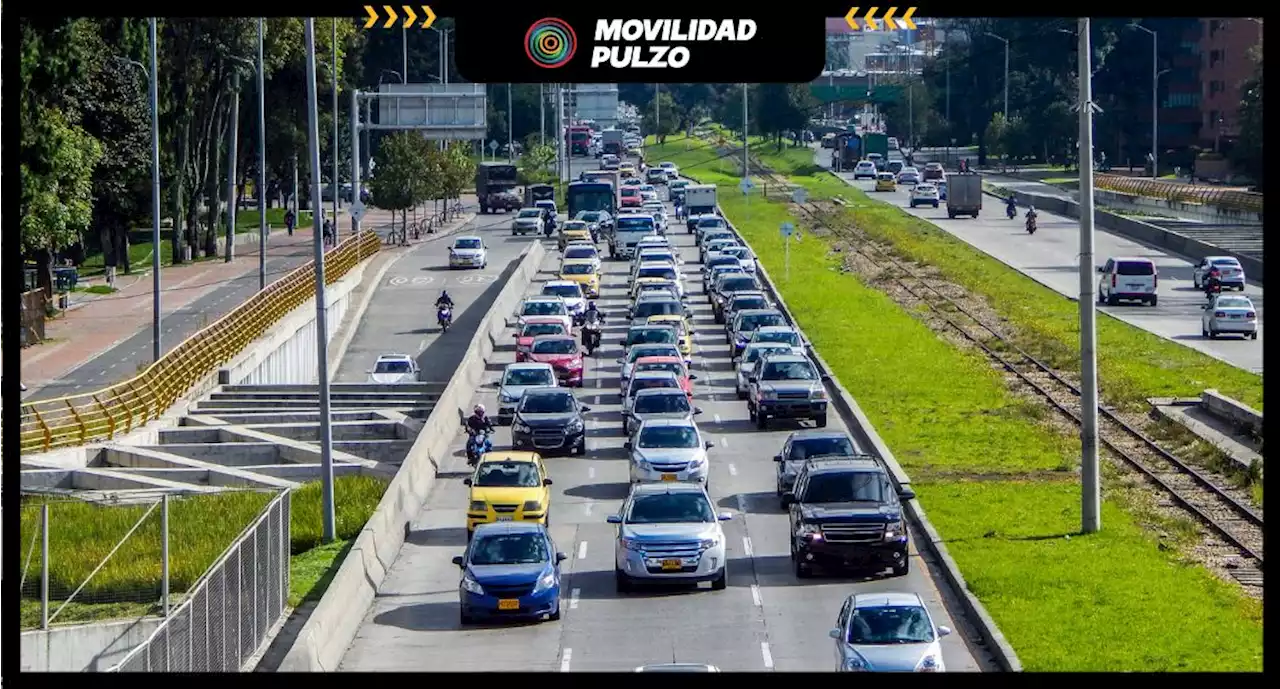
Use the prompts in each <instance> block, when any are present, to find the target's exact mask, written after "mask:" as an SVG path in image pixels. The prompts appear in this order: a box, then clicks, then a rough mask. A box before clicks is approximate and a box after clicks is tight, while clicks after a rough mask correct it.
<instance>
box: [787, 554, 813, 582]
mask: <svg viewBox="0 0 1280 689" xmlns="http://www.w3.org/2000/svg"><path fill="white" fill-rule="evenodd" d="M791 561H792V564H793V565H794V567H793V569H794V570H795V574H796V578H797V579H808V578H810V577H812V576H813V569H812V568H811V567H810V566H809V565H806V564H805V563H804V560H801V559H800V556H799V554H797V553H794V552H793V553H792V554H791Z"/></svg>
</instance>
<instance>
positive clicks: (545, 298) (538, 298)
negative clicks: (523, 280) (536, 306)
mask: <svg viewBox="0 0 1280 689" xmlns="http://www.w3.org/2000/svg"><path fill="white" fill-rule="evenodd" d="M573 284H575V285H576V284H578V283H576V282H575V283H573ZM542 301H556V302H563V301H564V299H562V298H561V297H557V296H552V295H549V294H539V295H537V296H533V297H525V298H524V302H523V303H525V304H529V303H533V302H542Z"/></svg>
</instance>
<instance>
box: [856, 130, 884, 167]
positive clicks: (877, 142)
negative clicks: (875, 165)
mask: <svg viewBox="0 0 1280 689" xmlns="http://www.w3.org/2000/svg"><path fill="white" fill-rule="evenodd" d="M872 153H879V154H880V159H881V160H883V161H885V162H888V160H889V137H887V136H885V135H884V134H863V135H862V155H863V156H869V155H871V154H872Z"/></svg>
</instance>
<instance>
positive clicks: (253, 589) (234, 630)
mask: <svg viewBox="0 0 1280 689" xmlns="http://www.w3.org/2000/svg"><path fill="white" fill-rule="evenodd" d="M289 545H290V544H289V492H288V491H284V492H281V493H279V494H277V495H276V496H275V497H274V498H272V499H271V501H270V503H268V504H267V506H266V507H265V508H264V509H263V510H262V513H261V514H260V515H259V517H258V518H257V519H256V520H255V521H254V522H253V523H252V524H250V525H249V527H248V528H247V529H245V531H244V533H243V535H241V537H240V538H239V539H238V540H237V541H236V542H235V543H233V544H232V545H231V547H229V548H228V549H227V550H226V552H224V553H223V554H222V556H221V557H220V558H218V560H217V562H216V563H214V565H213V566H212V567H211V568H209V570H208V572H206V573H205V575H204V576H203V577H201V578H200V580H199V581H197V582H196V583H195V585H194V586H193V587H192V588H191V590H190V594H189V595H188V596H187V597H186V599H185V600H184V601H183V602H182V603H181V604H180V605H178V606H177V607H176V608H174V609H173V610H172V611H171V612H170V613H169V615H168V617H167V619H166V620H165V621H164V622H163V623H162V624H161V625H160V627H159V628H157V629H156V631H155V632H154V633H152V635H151V637H150V638H148V639H147V640H146V641H145V642H143V643H142V644H140V645H139V646H138V647H137V648H135V649H133V650H132V651H130V652H129V654H128V655H127V656H125V657H124V659H123V660H121V661H120V663H119V664H118V665H116V666H115V667H113V668H111V670H110V671H112V672H239V671H241V670H242V669H243V667H244V665H245V662H246V661H247V660H248V659H249V658H250V657H251V656H253V655H254V654H255V653H256V652H257V650H258V648H259V646H261V645H262V643H263V642H264V641H265V639H266V635H267V632H268V630H270V629H271V627H272V626H273V625H274V624H275V623H276V621H277V620H279V619H280V616H281V615H282V614H284V611H285V607H286V606H287V604H288V597H289Z"/></svg>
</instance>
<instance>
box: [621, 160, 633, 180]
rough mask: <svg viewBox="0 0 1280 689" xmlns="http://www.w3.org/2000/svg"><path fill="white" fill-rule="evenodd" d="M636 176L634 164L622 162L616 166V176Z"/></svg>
mask: <svg viewBox="0 0 1280 689" xmlns="http://www.w3.org/2000/svg"><path fill="white" fill-rule="evenodd" d="M635 176H636V166H635V165H633V164H631V163H623V164H621V165H619V166H618V177H620V178H622V179H626V178H628V177H635Z"/></svg>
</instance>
